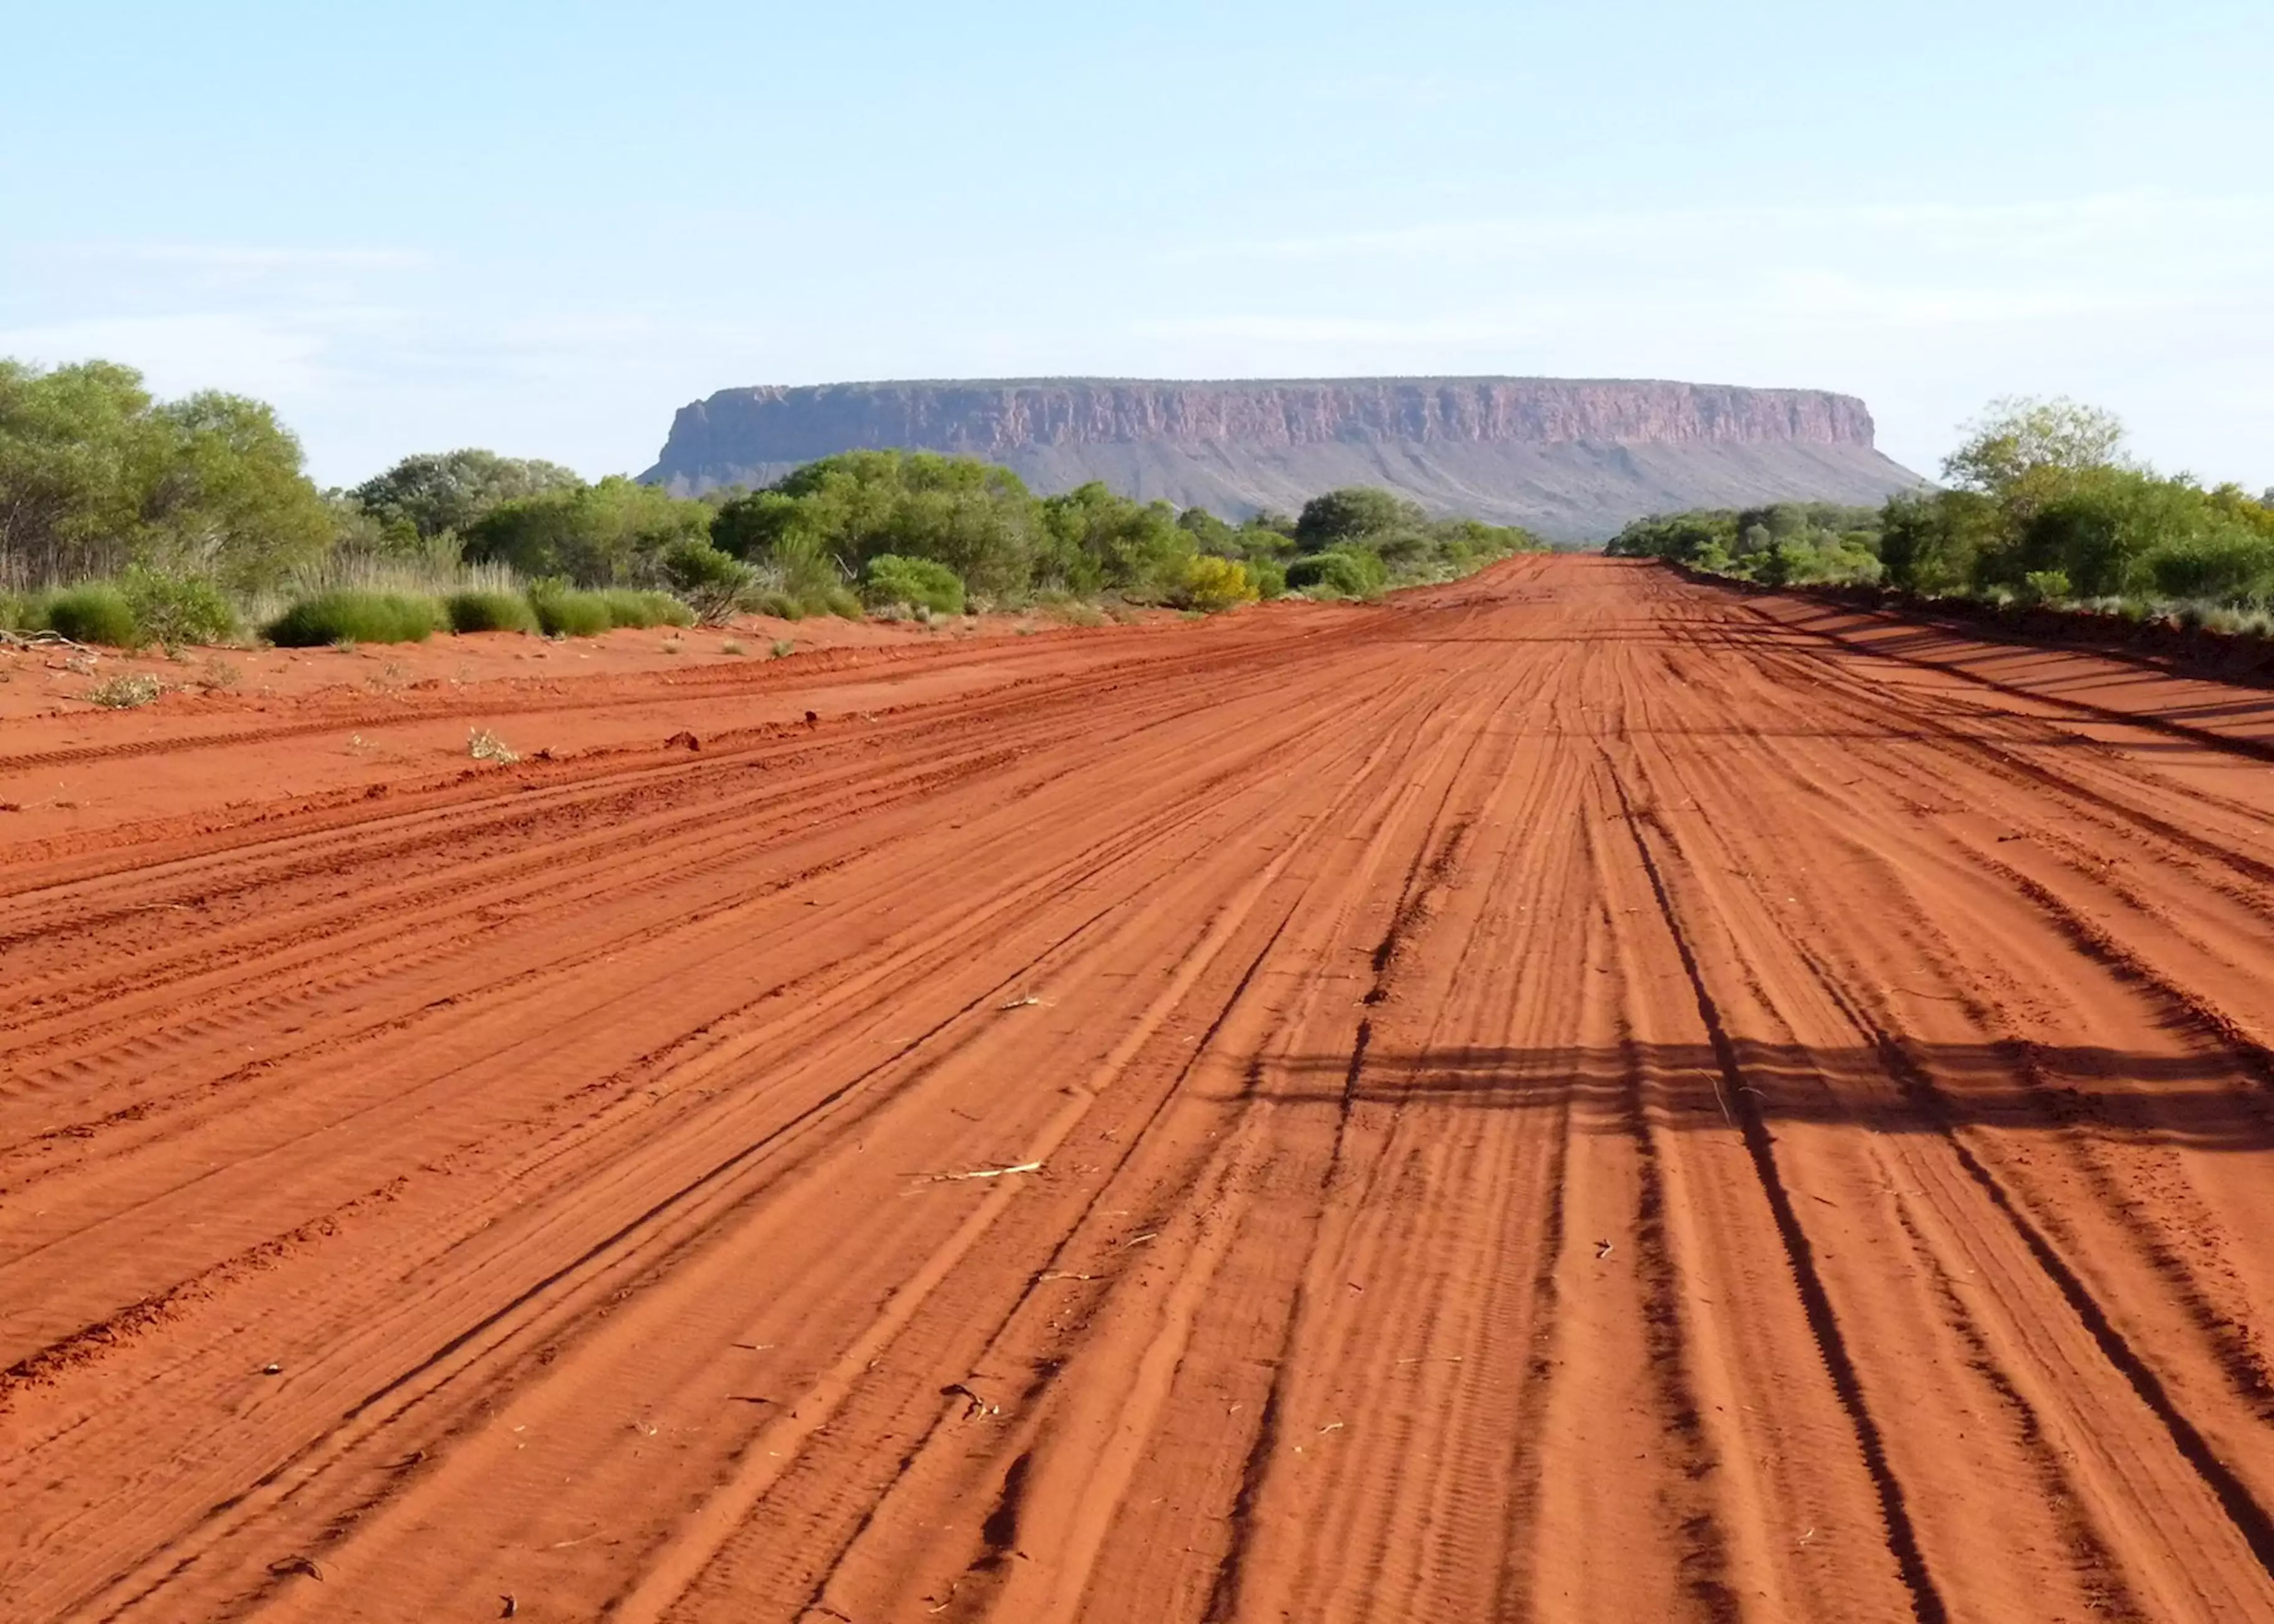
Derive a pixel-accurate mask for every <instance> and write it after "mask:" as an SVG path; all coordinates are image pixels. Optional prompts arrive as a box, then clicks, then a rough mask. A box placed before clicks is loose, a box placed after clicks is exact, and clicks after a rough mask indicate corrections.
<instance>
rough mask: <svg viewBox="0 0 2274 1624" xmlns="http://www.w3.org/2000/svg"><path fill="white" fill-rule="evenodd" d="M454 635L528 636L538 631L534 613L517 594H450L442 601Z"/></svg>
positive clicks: (535, 612) (484, 592)
mask: <svg viewBox="0 0 2274 1624" xmlns="http://www.w3.org/2000/svg"><path fill="white" fill-rule="evenodd" d="M442 607H443V610H444V611H445V612H446V613H448V615H449V617H450V629H451V630H452V631H454V632H528V633H531V635H534V634H535V633H536V632H537V630H538V624H537V611H536V610H534V609H532V608H531V607H530V605H529V599H527V598H523V596H522V595H521V594H520V593H518V592H492V591H469V592H453V593H451V594H450V595H449V597H448V598H444V599H443V600H442Z"/></svg>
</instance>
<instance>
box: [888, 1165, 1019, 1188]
mask: <svg viewBox="0 0 2274 1624" xmlns="http://www.w3.org/2000/svg"><path fill="white" fill-rule="evenodd" d="M1042 1170H1043V1164H1042V1163H1041V1162H1020V1163H1019V1164H1018V1165H1017V1166H1016V1167H998V1168H974V1169H972V1170H971V1171H970V1172H968V1173H920V1174H918V1175H917V1176H916V1177H919V1178H922V1179H923V1180H924V1181H925V1182H926V1183H927V1184H950V1183H953V1181H955V1180H957V1179H959V1178H1000V1177H1003V1176H1004V1175H1005V1174H1006V1173H1039V1172H1041V1171H1042Z"/></svg>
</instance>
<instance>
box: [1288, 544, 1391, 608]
mask: <svg viewBox="0 0 2274 1624" xmlns="http://www.w3.org/2000/svg"><path fill="white" fill-rule="evenodd" d="M1388 581H1389V569H1388V568H1387V567H1386V566H1384V565H1383V563H1382V560H1380V559H1379V558H1377V557H1375V556H1374V554H1373V553H1369V552H1367V550H1366V549H1365V548H1364V547H1332V548H1329V550H1328V551H1326V552H1324V553H1312V554H1310V555H1309V556H1308V557H1307V558H1299V559H1297V560H1295V561H1294V562H1293V563H1291V564H1290V565H1288V566H1287V588H1288V590H1290V591H1296V592H1309V593H1310V594H1311V595H1312V596H1313V597H1316V598H1371V597H1373V596H1374V594H1375V593H1376V592H1379V591H1380V590H1382V587H1383V585H1384V584H1385V583H1387V582H1388Z"/></svg>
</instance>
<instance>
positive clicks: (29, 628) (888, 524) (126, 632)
mask: <svg viewBox="0 0 2274 1624" xmlns="http://www.w3.org/2000/svg"><path fill="white" fill-rule="evenodd" d="M1537 545H1540V544H1539V543H1538V542H1537V541H1536V540H1535V539H1534V538H1532V537H1531V536H1530V535H1528V534H1526V533H1525V531H1523V530H1511V529H1505V528H1500V527H1495V526H1492V525H1486V524H1480V523H1474V522H1472V521H1465V520H1444V519H1432V518H1431V517H1430V516H1429V515H1427V514H1425V513H1424V512H1422V510H1421V509H1420V508H1417V507H1415V506H1414V505H1413V504H1412V503H1411V502H1408V501H1405V500H1404V499H1402V498H1399V497H1397V496H1396V495H1393V494H1392V493H1390V492H1387V491H1374V490H1346V491H1335V492H1328V493H1327V494H1325V495H1323V496H1321V497H1319V498H1317V499H1316V500H1313V501H1312V502H1310V503H1308V504H1307V505H1306V507H1305V508H1304V509H1303V511H1302V513H1301V514H1300V515H1295V516H1291V517H1290V516H1286V515H1273V514H1263V515H1257V516H1256V517H1254V518H1253V519H1250V520H1247V521H1246V522H1244V523H1231V522H1228V521H1225V520H1224V519H1220V518H1217V517H1216V515H1212V514H1209V513H1208V512H1206V511H1204V510H1201V509H1199V508H1193V509H1188V510H1186V511H1185V512H1182V513H1179V512H1178V511H1177V510H1176V509H1174V508H1171V507H1169V506H1168V505H1167V504H1165V503H1162V502H1153V503H1142V502H1137V501H1133V500H1129V499H1127V498H1126V497H1121V496H1117V495H1115V494H1114V493H1113V492H1111V491H1109V490H1107V489H1106V488H1105V486H1103V485H1084V486H1082V487H1081V489H1079V490H1076V491H1072V492H1067V493H1065V495H1062V496H1051V497H1039V496H1036V495H1035V494H1034V493H1033V492H1030V491H1029V490H1028V489H1027V487H1026V486H1025V485H1024V484H1022V483H1021V482H1020V479H1019V477H1018V476H1017V475H1015V474H1013V472H1011V471H1010V470H1008V469H1004V468H998V467H994V466H992V465H990V464H988V463H985V462H978V461H975V460H974V459H971V458H968V457H949V456H940V455H934V454H930V453H922V452H900V451H860V452H852V453H847V454H846V455H840V456H832V457H825V458H823V459H822V460H820V461H819V462H812V463H809V464H807V465H806V466H805V467H802V468H800V469H798V470H795V471H794V472H793V473H791V474H790V475H789V476H788V477H786V478H784V479H782V480H780V481H779V482H778V483H776V484H774V485H770V486H768V487H767V488H766V489H764V490H763V491H743V490H735V491H726V492H716V493H713V494H712V495H710V496H707V497H704V498H703V499H701V500H689V499H685V498H681V497H675V496H673V495H672V494H671V493H670V492H666V491H664V490H661V489H659V488H657V487H655V486H652V485H641V484H638V483H636V482H635V481H633V480H630V479H626V478H622V477H610V478H605V479H601V480H599V481H598V482H596V483H591V484H588V483H586V482H585V481H584V479H582V478H581V477H578V476H577V475H576V473H575V472H573V471H572V470H569V469H566V468H563V467H561V466H560V465H559V464H557V463H553V462H541V461H536V460H531V459H522V458H514V457H507V456H501V455H498V454H497V453H495V452H492V451H484V450H478V449H466V450H459V451H450V452H441V453H432V454H422V455H417V456H411V457H406V458H404V459H403V461H402V462H398V463H396V464H395V466H394V467H393V468H391V469H388V470H387V471H386V472H384V473H382V474H380V475H378V476H376V477H373V478H371V479H368V480H366V481H365V482H364V483H363V484H361V485H356V486H354V487H353V488H352V489H348V490H336V491H320V490H318V489H317V487H316V486H315V485H313V484H312V482H311V481H310V480H309V479H308V477H306V475H305V472H304V471H303V466H302V456H301V450H300V445H299V442H298V441H297V440H296V439H295V438H294V437H293V435H292V434H291V432H290V431H289V430H288V429H286V428H285V427H284V426H283V425H282V424H281V423H280V422H279V421H278V420H277V418H276V416H275V412H274V411H273V410H270V409H269V408H268V407H267V406H266V405H264V404H262V403H261V402H258V401H253V400H249V399H246V398H245V397H244V396H241V395H223V394H218V393H206V394H200V395H192V396H190V397H188V398H187V399H184V400H181V401H173V402H161V401H158V400H156V399H154V397H153V396H152V395H150V393H149V392H148V391H147V389H146V388H145V387H143V384H142V380H141V378H140V376H139V374H137V373H136V372H133V371H132V370H131V369H129V368H126V367H123V366H117V365H111V364H109V363H107V362H99V361H97V362H87V363H85V364H82V365H75V366H63V367H56V368H54V369H51V370H45V371H43V370H40V369H37V368H34V367H30V366H26V365H22V364H21V363H19V362H14V361H4V360H0V632H4V633H16V634H24V633H36V632H51V633H53V634H55V635H58V636H62V637H65V638H68V639H70V640H71V641H72V642H74V643H102V644H108V645H110V646H115V647H121V648H140V647H147V646H151V645H162V646H166V647H169V648H172V647H179V646H182V645H185V644H192V643H230V642H237V641H243V640H246V639H250V638H265V639H267V640H268V641H270V642H273V643H279V644H290V645H294V646H312V645H324V644H339V645H342V646H346V645H350V644H356V643H400V642H417V641H422V640H424V639H425V638H427V637H431V636H433V635H437V634H440V633H448V632H476V631H512V632H522V633H528V634H533V635H544V636H556V637H557V636H566V637H578V636H591V635H598V634H599V633H601V632H605V631H608V630H611V629H614V628H619V627H653V626H674V627H676V626H687V625H692V624H696V623H697V622H702V623H706V624H717V623H722V622H724V621H726V620H729V619H731V618H732V617H734V615H736V614H740V613H761V614H768V615H773V616H777V617H780V618H783V619H788V620H797V619H800V618H802V617H804V616H806V615H813V614H836V615H844V616H847V617H851V618H859V617H861V616H863V615H878V616H885V617H888V618H893V619H902V620H906V619H915V620H925V621H931V620H940V619H953V618H954V617H958V616H961V615H965V614H967V613H981V612H986V611H992V610H1001V611H1013V612H1020V613H1024V612H1029V611H1031V612H1035V613H1043V614H1047V615H1049V616H1050V617H1051V618H1052V619H1054V620H1059V621H1062V622H1064V623H1066V624H1081V625H1098V624H1103V623H1105V621H1106V620H1108V619H1109V618H1111V616H1112V615H1114V614H1117V613H1121V612H1122V610H1123V606H1125V605H1127V606H1138V607H1142V606H1154V605H1158V606H1165V607H1169V608H1175V609H1182V610H1186V611H1187V612H1192V613H1216V612H1218V611H1221V610H1224V609H1229V608H1233V607H1236V606H1238V605H1240V604H1244V603H1251V602H1254V601H1255V600H1256V599H1258V598H1277V597H1281V596H1284V595H1285V594H1287V593H1290V592H1300V593H1304V594H1306V595H1307V596H1310V597H1314V598H1372V597H1374V596H1376V595H1378V594H1379V593H1381V592H1382V591H1383V590H1386V589H1388V588H1389V587H1393V586H1400V585H1406V584H1411V583H1423V582H1429V581H1439V580H1447V579H1450V578H1452V577H1454V576H1457V575H1465V574H1467V573H1468V572H1470V571H1472V570H1474V569H1477V568H1480V567H1482V566H1483V565H1485V564H1487V563H1490V562H1492V561H1493V560H1495V559H1498V558H1502V557H1504V556H1506V555H1507V554H1508V553H1512V552H1517V551H1520V550H1523V549H1526V548H1531V547H1535V546H1537Z"/></svg>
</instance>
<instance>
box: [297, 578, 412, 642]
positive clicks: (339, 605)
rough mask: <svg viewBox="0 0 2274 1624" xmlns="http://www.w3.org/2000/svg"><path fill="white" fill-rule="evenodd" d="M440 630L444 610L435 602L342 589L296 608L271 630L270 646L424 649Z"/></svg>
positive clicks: (410, 596) (399, 595)
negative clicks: (359, 645) (349, 645)
mask: <svg viewBox="0 0 2274 1624" xmlns="http://www.w3.org/2000/svg"><path fill="white" fill-rule="evenodd" d="M442 625H443V616H442V605H440V604H439V603H437V602H436V601H435V600H434V599H433V598H420V597H416V596H413V595H412V594H410V593H407V592H367V591H361V590H356V589H354V588H343V589H341V590H336V591H330V592H322V593H319V594H318V595H317V596H315V597H314V598H306V599H305V600H303V601H302V602H299V603H297V604H294V605H292V606H291V607H290V609H287V610H286V611H285V612H284V613H282V614H281V615H279V616H278V617H277V618H276V619H275V620H274V621H272V622H271V623H270V624H269V627H268V641H269V642H271V643H275V644H277V645H278V646H279V647H281V648H287V649H313V648H321V647H322V646H323V645H325V644H326V643H424V642H425V641H426V639H427V638H429V637H431V636H433V635H434V634H435V633H436V632H437V631H439V630H440V629H441V628H442Z"/></svg>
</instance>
